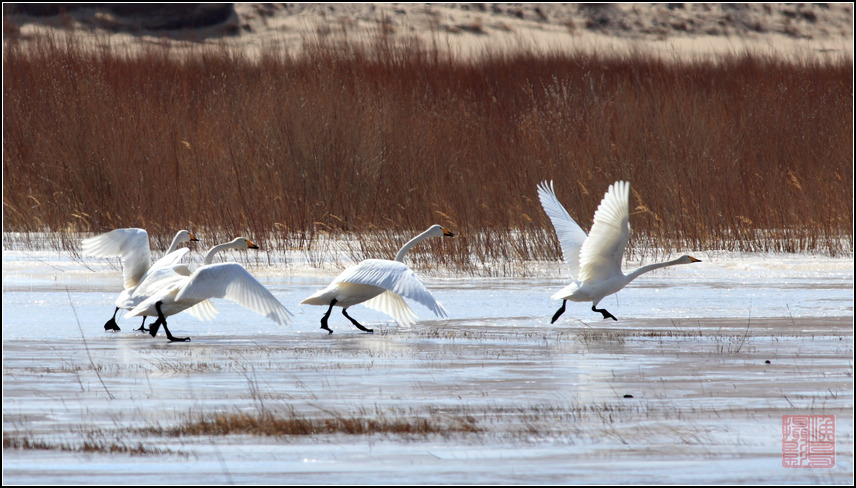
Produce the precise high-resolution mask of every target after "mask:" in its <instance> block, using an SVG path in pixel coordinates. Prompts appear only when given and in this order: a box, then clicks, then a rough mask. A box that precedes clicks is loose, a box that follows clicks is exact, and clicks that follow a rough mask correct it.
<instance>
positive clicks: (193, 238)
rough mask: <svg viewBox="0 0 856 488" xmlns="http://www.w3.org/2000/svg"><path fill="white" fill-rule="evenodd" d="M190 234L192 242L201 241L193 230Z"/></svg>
mask: <svg viewBox="0 0 856 488" xmlns="http://www.w3.org/2000/svg"><path fill="white" fill-rule="evenodd" d="M188 234H190V242H199V239H197V238H196V236H195V235H193V232H188Z"/></svg>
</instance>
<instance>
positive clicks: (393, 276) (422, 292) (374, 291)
mask: <svg viewBox="0 0 856 488" xmlns="http://www.w3.org/2000/svg"><path fill="white" fill-rule="evenodd" d="M443 236H446V237H452V236H454V234H452V233H451V232H449V231H447V230H446V229H444V228H443V227H442V226H440V225H432V226H431V227H429V228H428V230H426V231H425V232H423V233H421V234H419V235H418V236H416V237H414V238H413V239H411V240H410V241H408V242H407V244H405V245H404V246H403V247H402V248H401V250H399V251H398V254H396V256H395V260H394V261H390V260H388V259H366V260H364V261H362V262H360V263H359V264H356V265H354V266H351V267H350V268H348V269H346V270H345V271H342V273H341V274H339V276H337V277H336V278H335V279H333V281H332V282H331V283H330V284H329V285H328V286H327V288H324V289H323V290H319V291H317V292H315V293H314V294H312V295H311V296H310V297H308V298H306V299H305V300H303V301H302V302H300V304H301V305H303V304H306V305H322V306H329V308H328V309H327V313H325V314H324V316H323V317H322V318H321V328H322V329H325V330H326V331H327V332H329V333H330V334H332V333H333V331H332V330H331V329H330V327H328V326H327V319H328V318H329V317H330V312H331V311H332V310H333V306H337V307H342V315H344V316H345V317H346V318H347V319H348V320H350V321H351V323H352V324H354V325H355V326H356V327H357V328H358V329H360V330H362V331H365V332H374V331H373V330H372V329H369V328H366V327H363V326H362V325H361V324H360V323H359V322H357V321H356V320H354V319H353V318H352V317H351V316H350V315H348V312H347V310H348V307H350V306H352V305H356V304H358V303H364V304H365V306H367V307H369V308H372V309H374V310H377V311H379V312H383V313H385V314H387V315H389V316H390V317H392V318H393V319H395V321H396V322H398V323H399V324H400V325H410V324H413V323H415V320H416V314H415V313H413V310H411V309H410V307H409V306H408V305H407V303H406V302H405V301H404V298H402V297H406V298H410V299H412V300H416V301H417V302H419V303H421V304H422V305H425V306H426V307H428V308H429V309H431V311H432V312H434V314H436V315H437V316H439V317H448V312H446V309H445V308H443V306H442V305H440V304H439V303H438V302H437V300H435V299H434V297H433V296H431V292H429V291H428V289H427V288H425V285H424V284H422V281H421V280H420V279H419V277H417V276H416V273H414V272H413V271H412V270H411V269H410V268H408V267H407V265H405V264H404V263H403V261H404V255H405V254H407V252H408V251H409V250H410V248H411V247H413V246H415V245H416V244H418V243H419V242H421V241H422V240H424V239H427V238H429V237H443Z"/></svg>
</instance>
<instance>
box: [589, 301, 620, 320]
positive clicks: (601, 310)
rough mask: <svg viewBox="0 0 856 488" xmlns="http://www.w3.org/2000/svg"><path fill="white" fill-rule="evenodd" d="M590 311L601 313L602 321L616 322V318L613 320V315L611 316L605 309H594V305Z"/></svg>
mask: <svg viewBox="0 0 856 488" xmlns="http://www.w3.org/2000/svg"><path fill="white" fill-rule="evenodd" d="M591 309H592V311H593V312H600V313H602V314H603V318H604V319H612V320H615V321H617V320H618V319H617V318H615V315H612V314H611V313H609V312H608V311H607V310H606V309H605V308H595V306H594V305H592V306H591Z"/></svg>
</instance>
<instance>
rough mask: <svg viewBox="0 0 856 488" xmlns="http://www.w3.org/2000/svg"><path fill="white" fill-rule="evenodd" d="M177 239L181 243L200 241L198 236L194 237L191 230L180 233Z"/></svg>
mask: <svg viewBox="0 0 856 488" xmlns="http://www.w3.org/2000/svg"><path fill="white" fill-rule="evenodd" d="M175 238H176V241H177V242H179V243H182V242H197V241H199V239H197V238H196V236H195V235H193V233H192V232H190V231H189V230H180V231H178V234H177V235H176V236H175Z"/></svg>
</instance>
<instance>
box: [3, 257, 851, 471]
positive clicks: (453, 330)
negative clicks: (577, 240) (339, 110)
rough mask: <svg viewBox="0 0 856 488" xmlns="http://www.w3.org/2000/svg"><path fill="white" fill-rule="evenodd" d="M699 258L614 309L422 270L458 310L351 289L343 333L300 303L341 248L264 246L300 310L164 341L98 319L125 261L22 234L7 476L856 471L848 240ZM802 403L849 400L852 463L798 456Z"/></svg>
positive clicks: (8, 301) (842, 428) (842, 441)
mask: <svg viewBox="0 0 856 488" xmlns="http://www.w3.org/2000/svg"><path fill="white" fill-rule="evenodd" d="M696 257H699V258H701V259H702V260H703V262H702V263H697V264H693V265H687V266H676V267H673V268H668V269H666V270H661V271H657V272H653V273H649V274H646V275H643V276H642V277H640V278H639V279H638V280H636V281H635V282H634V283H632V284H631V285H629V286H628V287H627V288H626V289H624V290H622V291H621V292H619V293H618V294H617V295H614V296H610V297H607V298H606V299H604V300H603V301H602V302H601V305H602V306H604V307H605V308H607V309H608V310H609V311H610V312H612V313H613V314H614V315H615V316H616V317H618V319H619V320H618V321H617V322H615V321H612V320H608V321H607V320H603V319H602V318H601V317H600V315H599V314H596V313H594V312H592V311H591V310H590V307H591V304H585V303H568V306H567V311H566V312H565V314H564V315H563V316H562V317H561V318H560V319H559V320H558V321H557V322H556V323H555V324H550V318H551V317H552V315H553V313H554V312H555V311H556V310H557V309H558V307H559V305H560V302H558V301H553V300H550V296H551V295H552V294H553V293H554V292H555V291H557V290H558V289H560V288H561V287H562V286H564V284H565V280H564V279H563V278H562V277H561V276H560V274H559V271H558V270H560V269H561V266H560V265H559V264H558V263H555V264H553V263H549V264H548V265H546V268H548V269H553V270H554V271H553V272H552V273H542V274H540V275H538V276H534V277H530V278H473V277H459V276H449V275H426V274H425V273H420V275H421V276H422V278H423V281H425V283H426V285H427V286H428V288H429V289H431V290H432V292H433V294H434V296H435V297H436V298H437V299H438V300H439V301H440V302H441V303H442V304H443V305H444V306H445V307H446V309H448V310H449V312H450V315H451V318H450V319H445V320H438V319H436V318H435V317H433V316H432V315H431V313H430V312H429V311H428V310H426V309H425V308H423V307H421V306H420V305H418V304H413V303H411V306H412V307H413V309H414V311H415V312H416V313H417V314H418V315H419V316H420V320H419V321H418V323H417V324H416V325H415V326H412V327H399V326H397V325H395V324H394V323H393V322H392V321H391V320H389V319H388V318H387V317H386V316H384V315H381V314H378V313H377V312H374V311H372V310H370V309H367V308H365V307H363V306H354V307H352V308H351V309H350V310H349V312H350V313H351V315H353V316H354V317H355V318H357V319H358V320H360V321H361V322H362V323H363V324H365V325H367V326H369V327H373V328H374V329H375V333H374V334H365V333H362V332H360V331H358V330H357V329H355V328H354V327H353V326H352V325H351V324H350V323H349V322H348V321H347V319H345V318H344V317H343V316H342V315H341V312H340V309H336V310H334V313H333V314H332V315H331V318H330V326H331V328H332V329H333V330H334V331H335V333H334V334H332V335H328V334H327V333H326V332H325V331H322V330H320V329H319V326H320V318H321V315H322V314H323V313H324V311H325V310H324V309H323V308H322V307H310V306H303V307H300V306H298V305H297V304H298V303H299V302H300V300H302V299H303V298H305V297H306V296H308V295H310V294H311V293H312V292H314V291H315V290H317V289H319V288H321V287H323V286H325V285H326V284H327V283H328V282H329V281H330V279H331V278H332V277H333V276H335V274H336V271H337V270H336V269H324V270H317V269H312V268H309V267H301V266H294V265H293V264H292V265H289V266H281V267H280V266H265V267H263V266H256V265H252V266H249V269H250V271H251V272H252V273H253V274H254V275H255V276H257V277H258V278H259V280H260V281H262V282H263V283H264V284H265V285H266V286H267V287H268V288H269V289H270V290H271V291H272V292H273V294H274V295H275V296H277V298H279V299H280V301H281V302H282V303H283V304H284V305H285V306H286V307H287V308H288V309H289V310H291V311H292V312H293V313H294V314H295V317H294V320H293V321H292V324H291V325H288V326H283V327H280V326H277V325H276V324H274V323H273V322H270V321H268V320H267V319H265V318H263V317H260V316H258V315H255V314H254V313H252V312H250V311H247V310H245V309H243V308H241V307H238V306H235V305H233V304H231V303H229V302H226V301H223V300H215V304H216V306H217V308H218V309H219V311H220V314H219V315H218V316H217V318H215V319H214V320H213V321H209V322H201V321H198V320H197V319H195V318H193V317H192V316H190V315H188V314H180V315H177V316H174V317H171V318H170V319H169V320H168V323H169V327H170V330H171V331H172V332H173V334H175V335H176V336H190V337H191V338H192V341H191V342H185V343H169V342H167V341H166V339H165V337H163V333H162V332H161V334H159V335H158V337H156V338H152V337H151V336H149V335H148V334H143V333H140V332H135V331H133V329H135V328H136V327H138V326H139V320H138V319H136V318H134V319H125V318H124V317H123V315H122V314H121V313H120V315H119V317H118V322H119V325H120V326H121V327H122V330H121V331H120V332H117V333H107V332H105V331H104V330H103V324H104V322H105V321H106V320H107V319H108V318H109V317H110V315H111V314H112V312H113V301H114V300H115V298H116V296H117V295H118V293H119V291H120V290H119V287H120V286H121V281H122V280H121V272H120V270H119V269H118V268H117V267H116V266H115V264H114V263H113V262H111V261H106V260H87V261H79V260H73V259H71V258H70V257H68V256H67V255H63V254H62V253H58V252H24V251H4V253H3V440H4V449H3V481H4V483H10V484H83V483H86V484H105V485H112V484H123V485H124V484H196V485H206V484H229V483H234V484H247V483H257V484H309V483H313V484H349V485H353V484H452V483H455V484H582V483H598V484H613V483H615V484H619V483H622V484H630V483H632V484H643V483H670V484H680V483H692V484H713V483H729V484H734V483H740V484H744V483H753V484H768V483H787V484H820V483H822V484H844V485H850V483H851V482H852V480H853V259H852V258H849V259H830V258H819V257H813V256H804V255H798V256H797V255H766V254H763V255H762V254H753V255H735V254H727V253H711V254H708V255H705V254H703V253H702V254H696ZM628 267H632V265H631V266H628ZM784 415H832V416H834V418H835V431H834V436H835V456H834V461H835V465H834V467H831V468H785V467H782V464H783V443H782V440H783V438H782V427H783V416H784ZM296 424H299V425H304V426H308V427H306V429H305V430H303V431H299V429H295V430H288V427H289V426H293V425H296ZM354 426H357V427H358V428H354ZM206 429H207V430H206Z"/></svg>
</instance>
